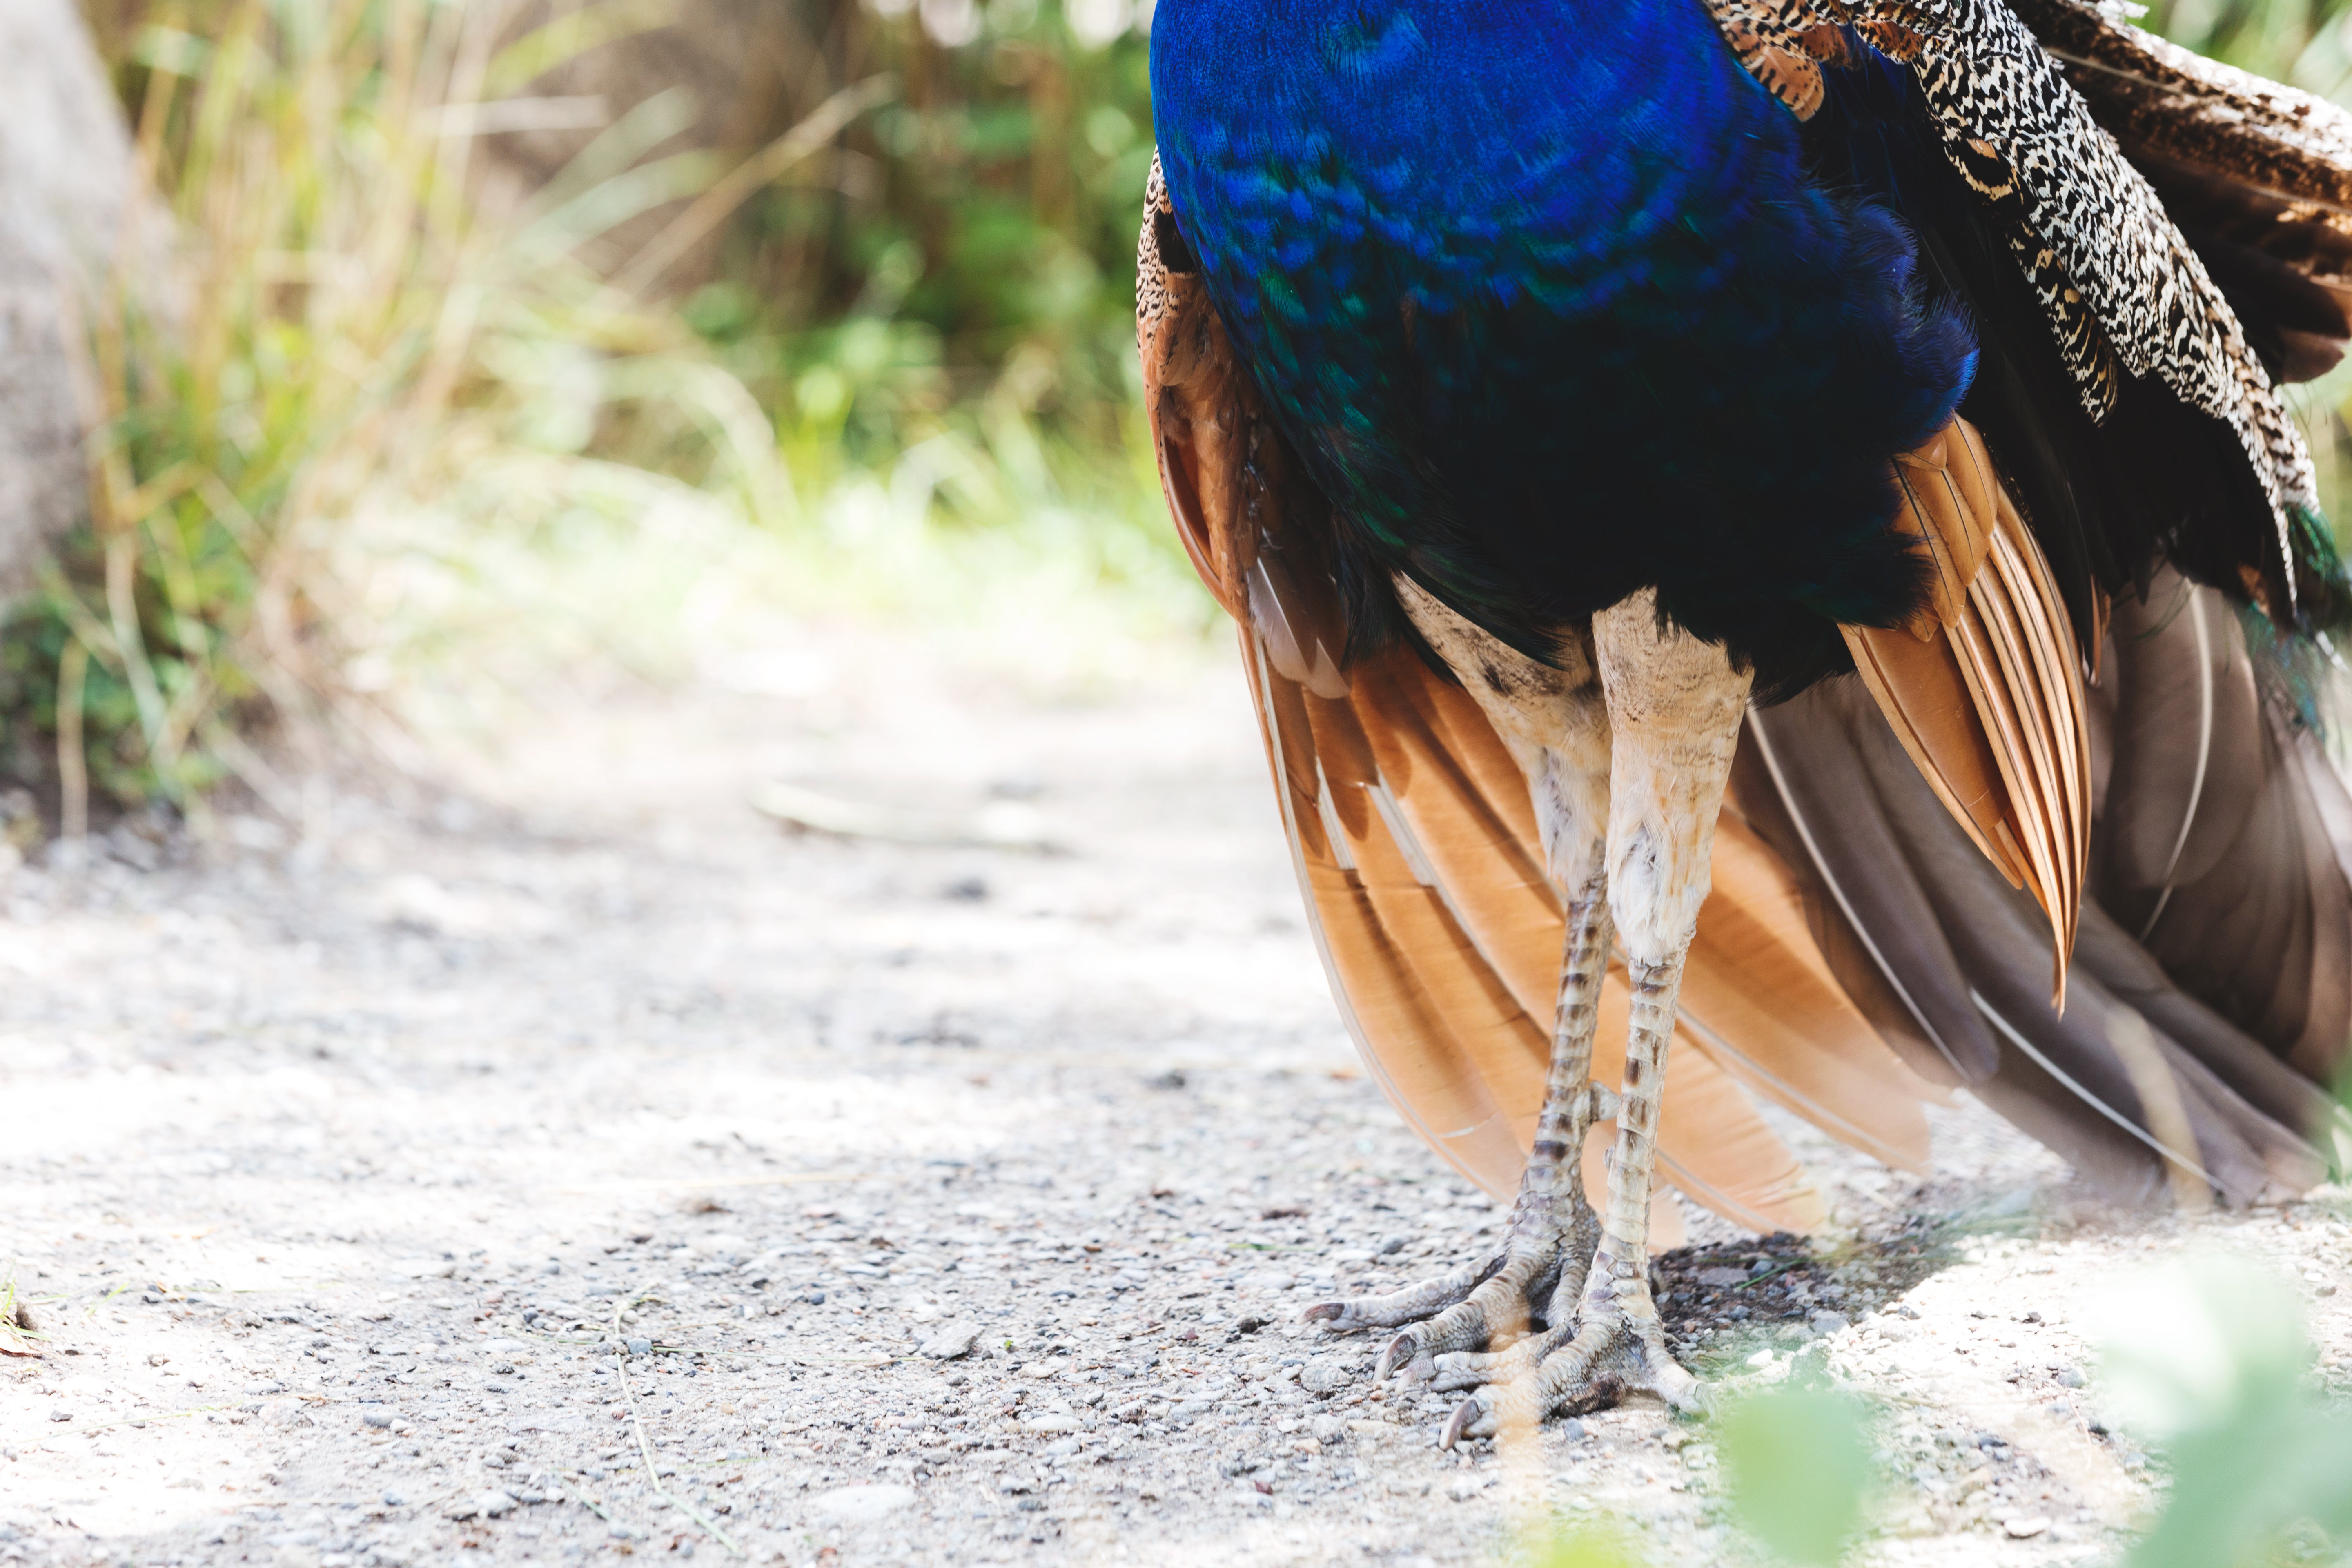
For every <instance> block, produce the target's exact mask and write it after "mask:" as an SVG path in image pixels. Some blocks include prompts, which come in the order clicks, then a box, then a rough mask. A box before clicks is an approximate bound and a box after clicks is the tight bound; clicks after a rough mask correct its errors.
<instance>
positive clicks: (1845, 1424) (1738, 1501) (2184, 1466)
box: [1520, 1251, 2352, 1568]
mask: <svg viewBox="0 0 2352 1568" xmlns="http://www.w3.org/2000/svg"><path fill="white" fill-rule="evenodd" d="M2301 1302H2302V1292H2301V1291H2300V1290H2299V1289H2298V1288H2297V1287H2296V1285H2295V1283H2294V1281H2292V1280H2290V1279H2284V1278H2282V1277H2280V1276H2279V1275H2278V1274H2277V1273H2275V1272H2274V1271H2273V1269H2271V1268H2269V1267H2267V1266H2265V1265H2263V1264H2261V1263H2257V1262H2253V1261H2250V1260H2248V1259H2244V1258H2236V1257H2232V1256H2228V1255H2224V1254H2220V1253H2214V1252H2210V1251H2198V1252H2191V1253H2189V1254H2187V1255H2185V1256H2182V1257H2179V1258H2175V1259H2173V1260H2172V1261H2170V1262H2168V1263H2167V1264H2164V1265H2162V1266H2160V1267H2158V1268H2151V1269H2147V1270H2145V1271H2138V1272H2135V1273H2133V1274H2132V1275H2130V1276H2128V1277H2126V1278H2125V1279H2118V1280H2116V1282H2115V1283H2114V1284H2113V1285H2112V1286H2110V1287H2109V1288H2108V1289H2106V1290H2105V1291H2104V1292H2103V1293H2102V1294H2101V1296H2100V1298H2099V1299H2098V1300H2096V1301H2095V1310H2094V1312H2093V1314H2092V1316H2093V1318H2094V1320H2095V1321H2094V1324H2093V1332H2094V1336H2095V1340H2096V1342H2097V1343H2098V1345H2099V1354H2098V1368H2097V1376H2096V1378H2095V1381H2094V1383H2093V1385H2092V1388H2093V1394H2092V1397H2094V1398H2095V1399H2096V1400H2097V1402H2098V1409H2099V1411H2100V1412H2101V1420H2102V1421H2103V1422H2104V1423H2105V1424H2106V1425H2102V1426H2095V1427H2094V1430H2096V1431H2100V1432H2105V1431H2106V1429H2107V1426H2110V1425H2111V1426H2113V1427H2115V1428H2116V1431H2117V1432H2118V1433H2120V1434H2123V1435H2124V1440H2125V1441H2126V1442H2130V1443H2138V1444H2144V1445H2146V1446H2147V1449H2148V1450H2149V1452H2150V1453H2151V1455H2152V1456H2153V1457H2155V1458H2157V1459H2158V1461H2159V1462H2160V1465H2161V1468H2162V1469H2163V1470H2165V1471H2166V1472H2168V1475H2169V1487H2168V1493H2167V1495H2166V1496H2165V1497H2164V1498H2163V1499H2162V1501H2161V1505H2160V1506H2159V1507H2158V1510H2156V1512H2155V1514H2154V1516H2153V1517H2152V1518H2151V1519H2150V1520H2149V1521H2147V1527H2146V1528H2145V1529H2144V1530H2143V1531H2140V1532H2139V1533H2138V1534H2137V1537H2136V1538H2135V1539H2134V1540H2133V1541H2132V1542H2131V1543H2130V1544H2129V1546H2128V1547H2127V1548H2126V1550H2125V1552H2124V1553H2123V1555H2122V1557H2121V1558H2120V1560H2119V1562H2120V1568H2288V1565H2289V1564H2296V1565H2305V1568H2308V1565H2314V1564H2336V1565H2342V1564H2347V1563H2352V1408H2347V1406H2346V1405H2345V1403H2344V1402H2343V1401H2342V1400H2341V1399H2340V1398H2337V1397H2335V1396H2334V1395H2332V1394H2329V1393H2328V1392H2327V1391H2326V1388H2325V1387H2324V1386H2323V1384H2321V1382H2320V1380H2319V1376H2318V1366H2317V1356H2316V1354H2315V1351H2314V1348H2313V1346H2312V1342H2311V1340H2310V1337H2309V1335H2308V1333H2307V1331H2306V1330H2305V1323H2304V1315H2303V1309H2302V1304H2301ZM1768 1375H1769V1374H1768ZM1873 1419H1874V1417H1873V1412H1872V1410H1871V1409H1870V1407H1869V1405H1866V1404H1864V1402H1863V1401H1862V1400H1860V1399H1858V1398H1855V1397H1853V1395H1851V1394H1845V1393H1842V1392H1836V1391H1832V1389H1830V1388H1829V1387H1827V1386H1826V1385H1825V1384H1823V1383H1822V1380H1821V1378H1820V1375H1819V1373H1813V1374H1812V1375H1811V1378H1810V1379H1809V1380H1807V1381H1804V1382H1800V1383H1790V1384H1784V1385H1782V1386H1780V1387H1777V1388H1775V1387H1769V1386H1767V1387H1765V1388H1762V1389H1760V1390H1758V1391H1754V1392H1749V1393H1746V1394H1738V1395H1736V1396H1735V1397H1734V1398H1733V1399H1732V1400H1731V1401H1730V1403H1729V1405H1728V1407H1727V1410H1726V1411H1725V1413H1724V1414H1723V1415H1721V1416H1720V1417H1718V1419H1717V1432H1716V1436H1717V1443H1718V1445H1719V1450H1720V1453H1721V1456H1722V1459H1723V1467H1724V1479H1725V1482H1726V1490H1727V1494H1728V1498H1729V1501H1730V1503H1731V1505H1732V1512H1733V1517H1734V1518H1735V1519H1737V1520H1738V1522H1739V1524H1740V1525H1741V1526H1742V1527H1743V1528H1744V1529H1745V1530H1746V1531H1747V1532H1748V1534H1749V1535H1750V1536H1752V1537H1753V1538H1754V1539H1755V1541H1756V1542H1758V1543H1759V1545H1760V1546H1762V1547H1763V1548H1764V1551H1765V1553H1766V1555H1767V1557H1768V1558H1769V1560H1771V1561H1777V1562H1786V1563H1802V1564H1808V1565H1812V1568H1828V1565H1830V1564H1834V1563H1839V1562H1840V1561H1842V1560H1843V1559H1844V1558H1845V1557H1846V1556H1847V1555H1848V1554H1849V1553H1851V1552H1854V1551H1855V1550H1856V1543H1857V1542H1860V1541H1861V1540H1863V1539H1864V1538H1865V1537H1866V1536H1867V1535H1868V1533H1869V1528H1868V1525H1869V1514H1870V1513H1871V1511H1873V1510H1872V1507H1871V1501H1872V1499H1873V1497H1874V1495H1875V1496H1883V1497H1887V1498H1895V1497H1900V1496H1902V1495H1904V1494H1905V1493H1906V1491H1907V1482H1906V1478H1904V1477H1902V1476H1901V1475H1899V1474H1896V1473H1894V1472H1892V1471H1891V1470H1890V1471H1885V1472H1882V1471H1881V1470H1880V1468H1879V1463H1880V1462H1883V1461H1885V1460H1886V1459H1888V1458H1889V1455H1887V1454H1884V1453H1882V1454H1880V1455H1878V1456H1876V1460H1875V1461H1874V1457H1873V1455H1872V1451H1871V1443H1872V1437H1871V1427H1872V1425H1873ZM1629 1541H1630V1538H1628V1537H1623V1536H1618V1535H1612V1534H1608V1533H1605V1532H1601V1531H1598V1530H1596V1527H1594V1526H1593V1525H1591V1524H1590V1523H1586V1524H1580V1525H1579V1526H1576V1527H1575V1528H1573V1529H1572V1530H1570V1531H1565V1532H1562V1533H1561V1534H1559V1536H1558V1537H1557V1538H1555V1539H1554V1540H1552V1541H1549V1542H1543V1543H1540V1544H1539V1545H1538V1548H1537V1549H1536V1550H1534V1551H1532V1552H1522V1553H1521V1554H1520V1555H1521V1556H1523V1557H1526V1558H1528V1560H1529V1561H1531V1562H1533V1563H1538V1564H1543V1565H1545V1568H1554V1565H1558V1568H1566V1565H1567V1564H1571V1563H1572V1564H1576V1565H1578V1568H1587V1565H1590V1568H1639V1564H1641V1563H1643V1561H1644V1557H1643V1553H1641V1552H1639V1551H1638V1550H1636V1549H1635V1548H1634V1547H1633V1546H1632V1545H1630V1544H1629Z"/></svg>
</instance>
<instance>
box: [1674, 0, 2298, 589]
mask: <svg viewBox="0 0 2352 1568" xmlns="http://www.w3.org/2000/svg"><path fill="white" fill-rule="evenodd" d="M1711 4H1713V5H1715V6H1716V7H1717V16H1718V18H1719V19H1720V20H1723V21H1724V24H1725V26H1726V30H1727V37H1732V29H1733V28H1735V27H1738V28H1745V29H1747V30H1748V32H1750V33H1753V32H1755V31H1756V30H1757V29H1758V28H1759V26H1761V24H1759V22H1758V20H1757V19H1756V17H1757V14H1759V13H1767V14H1772V15H1776V16H1778V18H1779V24H1778V26H1779V30H1778V32H1777V33H1775V34H1774V35H1773V37H1775V39H1776V40H1781V41H1784V44H1783V47H1802V42H1803V40H1805V39H1807V38H1811V37H1818V36H1820V35H1819V32H1818V29H1819V27H1820V26H1821V25H1822V23H1824V22H1831V21H1843V22H1847V23H1851V24H1853V25H1854V26H1855V27H1856V29H1857V31H1858V32H1859V33H1860V34H1861V35H1862V36H1863V37H1865V38H1867V39H1868V40H1869V41H1870V42H1871V44H1872V45H1873V46H1874V47H1876V48H1878V49H1879V50H1881V51H1882V52H1884V53H1885V54H1887V55H1889V56H1890V57H1892V58H1895V59H1899V60H1902V61H1904V62H1905V63H1906V64H1907V65H1909V66H1910V68H1911V70H1912V73H1913V76H1914V78H1915V79H1916V81H1917V83H1918V85H1919V88H1920V90H1921V93H1922V95H1923V96H1924V98H1925V100H1926V102H1927V110H1928V112H1929V113H1930V114H1931V115H1932V116H1933V118H1934V121H1935V125H1936V129H1937V133H1938V135H1939V137H1940V139H1941V142H1942V145H1943V149H1944V152H1945V155H1946V156H1947V157H1948V159H1949V161H1950V163H1951V164H1952V166H1953V168H1955V169H1956V170H1958V173H1959V174H1960V176H1961V178H1962V179H1963V180H1965V181H1966V182H1967V183H1968V184H1969V187H1970V189H1972V190H1973V191H1974V192H1975V193H1976V194H1977V195H1978V196H1979V199H1981V200H1982V201H1983V202H1984V203H1985V204H1986V205H1988V207H1990V209H1992V211H1993V212H1994V213H1995V214H1996V215H1997V216H1998V217H1999V218H2000V221H2001V227H2002V231H2003V232H2004V234H2005V235H2006V236H2007V237H2008V240H2009V243H2010V247H2011V251H2012V252H2013V253H2014V254H2015V256H2016V258H2017V260H2018V264H2019V266H2020V268H2021V270H2022V271H2023V273H2024V275H2025V277H2026V279H2027V280H2028V281H2029V282H2030V283H2031V284H2032V287H2033V289H2034V291H2035V293H2036V295H2037V296H2038V298H2039V299H2040V300H2041V301H2042V309H2043V310H2044V313H2045V314H2046V315H2047V317H2048V318H2049V323H2050V328H2051V331H2052V334H2053V337H2054V339H2055V340H2056V342H2057V344H2058V347H2059V350H2060V353H2061V354H2062V355H2063V358H2064V360H2065V363H2066V364H2067V367H2068V368H2069V370H2070V371H2072V373H2073V374H2074V379H2075V383H2076V385H2077V388H2078V390H2079V392H2080V394H2081V395H2082V398H2083V403H2084V407H2085V408H2086V409H2087V410H2088V411H2089V412H2090V414H2091V416H2092V417H2093V418H2094V419H2105V417H2106V416H2107V415H2108V414H2109V413H2110V412H2112V411H2113V409H2114V406H2115V403H2116V396H2117V395H2118V386H2117V373H2118V369H2119V368H2120V370H2121V371H2123V372H2128V373H2129V374H2132V375H2135V376H2147V377H2153V378H2155V379H2156V380H2158V381H2159V382H2161V383H2162V384H2164V385H2165V386H2166V387H2168V388H2169V389H2170V390H2171V391H2172V392H2173V393H2174V394H2175V395H2177V396H2179V398H2180V399H2181V400H2182V401H2183V402H2184V403H2187V404H2188V405H2189V406H2191V407H2193V408H2197V409H2200V410H2202V411H2203V412H2205V413H2207V414H2210V415H2211V416H2214V417H2216V418H2218V419H2221V420H2222V421H2223V422H2224V423H2226V424H2227V425H2228V426H2230V428H2231V431H2233V432H2234V433H2235V434H2236V436H2237V437H2238V442H2239V445H2240V447H2242V449H2243V451H2244V452H2245V455H2246V460H2247V462H2248V464H2249V465H2250V466H2251V467H2252V469H2253V472H2254V476H2255V478H2256V479H2257V480H2258V481H2259V482H2260V483H2261V485H2262V488H2263V494H2264V496H2265V497H2266V498H2267V500H2269V503H2270V508H2271V512H2272V515H2273V521H2274V522H2275V525H2276V529H2277V535H2278V556H2279V559H2278V562H2277V563H2276V567H2275V571H2274V572H2271V571H2266V572H2263V574H2262V584H2263V589H2262V592H2261V593H2259V594H2258V595H2257V596H2258V597H2264V598H2269V599H2271V600H2272V601H2273V608H2274V609H2275V610H2277V611H2278V612H2280V613H2281V614H2282V615H2283V616H2284V615H2291V614H2292V612H2293V611H2294V607H2295V600H2296V593H2297V589H2296V569H2295V561H2294V536H2295V531H2296V528H2297V526H2298V521H2297V519H2296V516H2295V513H2296V511H2297V510H2298V509H2302V510H2316V509H2317V505H2318V494H2317V487H2316V480H2315V476H2314V473H2313V470H2312V465H2311V455H2310V453H2309V452H2308V450H2306V449H2305V446H2304V442H2303V437H2302V435H2301V433H2300V432H2299V431H2298V430H2297V429H2296V427H2295V425H2294V420H2293V419H2292V418H2291V417H2290V416H2289V415H2288V413H2287V411H2286V408H2285V406H2284V404H2283V403H2282V402H2281V400H2280V398H2279V395H2278V391H2277V389H2276V388H2275V387H2274V386H2273V385H2272V384H2271V378H2270V374H2269V373H2268V372H2267V371H2266V370H2265V369H2264V368H2263V364H2262V362H2261V360H2260V359H2259V358H2258V357H2257V356H2256V355H2255V353H2254V351H2253V349H2252V347H2251V346H2250V345H2249V343H2248V342H2247V340H2246V335H2245V332H2244V331H2243V329H2242V326H2241V325H2240V323H2239V321H2238V318H2237V316H2236V314H2235V312H2234V311H2232V310H2231V307H2230V304H2229V301H2228V300H2227V299H2226V298H2224V296H2223V294H2222V292H2221V289H2220V288H2219V287H2218V286H2217V285H2216V284H2215V283H2214V281H2213V279H2212V278H2211V277H2210V275H2209V274H2208V272H2207V271H2206V268H2205V264H2204V262H2203V261H2202V260H2200V258H2199V257H2198V254H2197V252H2196V250H2195V249H2194V248H2193V247H2191V246H2190V245H2189V241H2188V240H2187V239H2186V238H2185V237H2183V236H2182V234H2181V232H2180V230H2179V227H2178V226H2176V225H2175V224H2174V223H2173V221H2172V219H2171V217H2170V216H2168V213H2167V212H2166V210H2165V207H2164V204H2163V202H2162V201H2161V200H2159V199H2158V195H2157V193H2156V191H2155V189H2154V188H2153V187H2152V186H2151V185H2150V184H2148V182H2147V179H2146V177H2144V176H2143V175H2142V174H2140V172H2139V171H2138V170H2137V169H2136V168H2134V167H2133V166H2132V164H2131V163H2130V162H2129V161H2128V160H2126V158H2125V156H2124V154H2123V151H2122V149H2121V148H2119V147H2118V146H2117V145H2116V140H2115V138H2114V137H2113V136H2111V135H2109V134H2108V133H2107V132H2106V131H2105V130H2103V129H2102V128H2101V127H2100V125H2099V124H2098V122H2097V121H2096V120H2095V117H2094V116H2093V114H2092V111H2091V108H2090V106H2089V104H2087V103H2086V102H2085V101H2084V98H2083V95H2082V94H2081V93H2080V92H2078V91H2076V90H2075V89H2074V87H2072V86H2071V85H2069V83H2068V81H2067V79H2066V78H2065V76H2064V75H2063V73H2062V72H2061V70H2060V68H2059V66H2058V64H2057V62H2056V61H2054V60H2053V59H2052V58H2050V56H2048V55H2047V54H2045V53H2044V52H2043V50H2042V47H2041V45H2040V44H2039V43H2038V42H2037V41H2036V40H2035V38H2034V36H2033V34H2032V32H2031V31H2029V30H2028V28H2027V27H2026V26H2025V24H2024V22H2023V21H2022V20H2021V19H2020V17H2019V16H2018V15H2017V13H2016V12H2015V11H2013V10H2011V8H2010V7H2009V6H2008V5H2004V4H2003V3H2002V0H1711ZM1733 42H1734V47H1735V48H1738V40H1737V38H1734V39H1733ZM1743 58H1746V56H1743ZM1751 68H1753V67H1751ZM1767 85H1768V86H1769V85H1772V84H1771V83H1770V82H1769V80H1768V82H1767ZM1778 90H1780V89H1776V91H1778ZM1782 96H1783V100H1784V101H1786V100H1787V99H1786V94H1785V93H1784V94H1783V95H1782Z"/></svg>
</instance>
